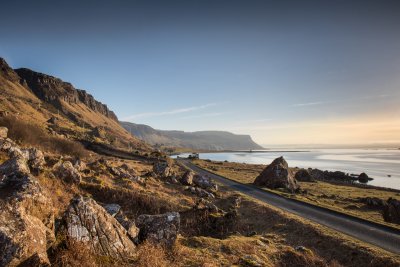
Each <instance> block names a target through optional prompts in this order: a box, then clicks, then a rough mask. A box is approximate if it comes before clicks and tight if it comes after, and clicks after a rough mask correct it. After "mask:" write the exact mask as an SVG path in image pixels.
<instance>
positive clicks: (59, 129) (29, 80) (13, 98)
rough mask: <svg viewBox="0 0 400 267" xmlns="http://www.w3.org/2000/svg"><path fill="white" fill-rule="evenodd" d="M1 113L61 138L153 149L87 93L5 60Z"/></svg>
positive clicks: (0, 72)
mask: <svg viewBox="0 0 400 267" xmlns="http://www.w3.org/2000/svg"><path fill="white" fill-rule="evenodd" d="M0 113H1V116H3V117H4V116H11V117H15V118H16V119H18V120H22V121H29V122H30V123H34V124H37V125H39V126H40V127H43V128H45V129H46V130H47V131H49V133H51V134H53V135H57V136H60V137H70V138H72V139H76V140H86V141H90V142H93V141H94V142H99V143H105V144H113V145H115V146H119V147H128V146H130V147H134V148H137V149H140V150H148V149H149V147H148V146H147V145H146V144H144V143H143V142H142V141H140V140H138V139H137V138H134V137H132V136H131V135H130V134H129V133H128V132H126V131H125V129H124V128H122V127H121V125H120V124H119V123H118V119H117V117H116V115H115V114H114V112H112V111H111V110H109V108H108V107H107V106H106V105H105V104H102V103H100V102H99V101H97V100H96V99H95V98H94V97H93V96H92V95H90V94H88V93H87V92H86V91H85V90H80V89H76V88H75V87H74V86H73V85H72V84H70V83H68V82H64V81H62V80H61V79H59V78H56V77H53V76H50V75H46V74H43V73H39V72H36V71H33V70H30V69H26V68H21V69H15V70H14V69H12V68H11V67H10V66H9V65H8V64H7V62H6V61H5V60H4V59H2V58H0Z"/></svg>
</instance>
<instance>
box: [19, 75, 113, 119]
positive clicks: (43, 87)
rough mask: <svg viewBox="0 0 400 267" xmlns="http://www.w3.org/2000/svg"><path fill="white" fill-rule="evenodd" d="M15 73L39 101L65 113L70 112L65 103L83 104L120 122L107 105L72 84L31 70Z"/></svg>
mask: <svg viewBox="0 0 400 267" xmlns="http://www.w3.org/2000/svg"><path fill="white" fill-rule="evenodd" d="M15 72H16V73H17V74H18V75H19V77H20V78H21V80H23V81H24V82H26V83H27V85H28V86H29V88H30V89H31V90H32V92H33V93H34V94H35V95H36V96H37V97H38V98H39V99H41V100H42V101H45V102H48V103H50V104H52V105H54V106H55V107H56V108H58V109H61V110H62V111H63V112H65V113H68V112H67V111H66V110H64V107H63V102H66V103H68V104H78V103H82V104H84V105H85V106H87V107H88V108H89V109H91V110H93V111H95V112H98V113H100V114H102V115H104V116H106V117H108V118H111V119H113V120H115V121H118V120H117V117H116V116H115V114H114V112H112V111H110V110H109V109H108V107H107V106H106V105H104V104H102V103H100V102H98V101H96V100H95V99H94V98H93V96H92V95H90V94H88V93H87V92H86V91H84V90H79V89H75V88H74V87H73V86H72V84H70V83H67V82H64V81H62V80H61V79H58V78H56V77H53V76H50V75H46V74H43V73H39V72H35V71H32V70H30V69H25V68H21V69H16V70H15Z"/></svg>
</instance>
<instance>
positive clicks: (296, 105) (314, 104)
mask: <svg viewBox="0 0 400 267" xmlns="http://www.w3.org/2000/svg"><path fill="white" fill-rule="evenodd" d="M326 103H328V102H323V101H319V102H309V103H298V104H294V105H292V107H307V106H317V105H322V104H326Z"/></svg>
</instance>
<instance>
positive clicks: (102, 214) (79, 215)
mask: <svg viewBox="0 0 400 267" xmlns="http://www.w3.org/2000/svg"><path fill="white" fill-rule="evenodd" d="M64 227H65V231H66V235H67V237H69V238H71V239H73V240H76V241H80V242H84V243H86V244H87V245H88V246H90V247H91V249H93V251H94V252H95V253H96V254H98V255H104V256H108V257H111V258H114V259H118V260H123V261H126V260H130V259H132V258H133V257H135V255H136V246H135V244H134V243H133V242H132V241H131V239H130V238H129V237H128V233H127V231H126V230H125V229H124V228H123V227H122V225H121V224H120V223H119V222H118V221H117V220H116V219H115V218H113V217H112V216H111V215H110V214H108V212H107V211H106V210H105V209H104V208H103V207H101V206H100V205H98V204H97V203H96V202H95V201H94V200H93V199H91V198H84V197H81V196H79V197H76V198H74V199H73V200H72V201H71V204H70V206H69V207H68V209H67V211H66V212H65V214H64Z"/></svg>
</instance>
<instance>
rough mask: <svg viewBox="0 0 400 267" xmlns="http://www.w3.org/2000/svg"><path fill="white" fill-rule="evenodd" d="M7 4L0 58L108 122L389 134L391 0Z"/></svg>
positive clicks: (270, 140)
mask: <svg viewBox="0 0 400 267" xmlns="http://www.w3.org/2000/svg"><path fill="white" fill-rule="evenodd" d="M30 2H33V1H13V3H4V4H2V9H1V11H0V21H1V27H0V40H1V41H0V56H2V57H4V58H5V59H6V60H7V61H8V62H9V63H10V64H11V65H12V66H13V67H28V68H32V69H34V70H37V71H40V72H44V73H48V74H52V75H54V76H57V77H60V78H62V79H63V80H65V81H69V82H71V83H72V84H74V86H75V87H77V88H82V89H85V90H87V91H89V92H90V93H92V94H93V95H94V96H95V97H96V98H97V99H98V100H100V101H102V102H104V103H106V104H107V105H108V106H109V107H110V108H111V109H112V110H114V111H115V112H116V114H117V116H118V117H119V118H120V119H121V120H128V121H132V122H137V123H145V124H148V125H150V126H153V127H154V128H159V129H177V130H186V131H194V130H229V131H232V132H235V133H248V134H251V135H252V136H253V138H254V139H255V140H256V141H257V142H259V143H261V144H276V143H291V144H294V143H374V142H390V143H396V142H399V143H400V123H399V120H400V108H399V106H400V105H399V103H400V75H399V74H400V16H399V14H400V4H398V2H396V1H85V3H84V4H82V3H80V2H82V1H79V2H78V1H77V2H76V3H73V1H68V2H67V1H65V3H54V2H55V1H40V0H39V1H34V3H30Z"/></svg>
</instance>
